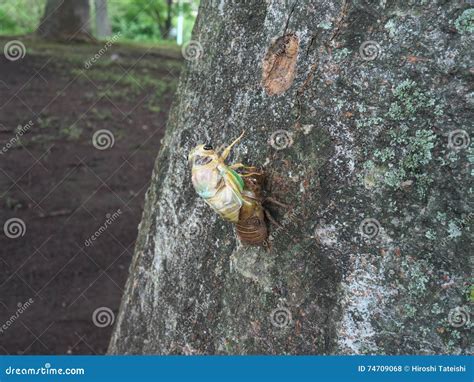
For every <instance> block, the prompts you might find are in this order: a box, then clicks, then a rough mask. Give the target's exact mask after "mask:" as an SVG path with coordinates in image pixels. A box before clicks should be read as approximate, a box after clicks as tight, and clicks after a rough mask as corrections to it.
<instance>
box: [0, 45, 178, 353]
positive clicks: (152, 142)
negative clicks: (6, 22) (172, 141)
mask: <svg viewBox="0 0 474 382" xmlns="http://www.w3.org/2000/svg"><path fill="white" fill-rule="evenodd" d="M10 40H12V38H6V37H2V38H0V48H1V51H0V255H1V257H0V354H101V353H104V352H105V351H106V349H107V345H108V341H109V337H110V334H111V330H112V321H113V319H114V316H115V315H116V314H117V311H118V308H119V304H120V299H121V296H122V293H123V288H124V284H125V281H126V277H127V272H128V267H129V263H130V261H131V257H132V253H133V247H134V242H135V238H136V235H137V226H138V224H139V221H140V217H141V210H142V206H143V199H144V193H145V192H146V190H147V187H148V184H149V180H150V176H151V171H152V166H153V162H154V159H155V157H156V154H157V152H158V149H159V146H160V139H161V138H162V137H163V134H164V129H165V122H166V119H167V114H168V110H169V107H170V103H171V101H172V97H173V94H174V91H175V88H176V84H177V79H178V75H179V71H180V68H181V64H182V63H181V60H180V56H179V52H177V51H176V50H175V49H172V48H166V49H165V48H161V49H159V48H148V47H139V48H138V47H132V46H128V45H118V44H117V45H114V46H112V47H111V48H109V49H108V50H107V52H106V53H105V54H104V55H102V56H101V57H100V58H99V59H98V60H97V61H96V62H95V63H92V65H91V66H90V68H88V69H86V65H85V62H88V60H89V59H90V58H91V57H93V56H94V55H95V54H96V53H97V52H98V51H99V50H100V49H101V48H102V47H103V44H102V43H97V44H92V45H85V44H78V45H59V44H51V43H44V42H41V43H40V42H38V41H34V40H29V39H22V38H15V40H21V41H22V43H23V44H24V46H25V47H26V52H25V56H24V57H23V58H20V59H18V60H9V59H7V58H6V57H5V55H4V54H3V47H4V45H5V43H6V42H8V41H10ZM30 121H31V122H30ZM103 129H105V130H107V132H104V131H100V130H103ZM94 134H96V135H95V138H94ZM104 148H105V149H104ZM11 219H13V220H11ZM101 227H102V228H101ZM15 229H16V230H15ZM93 235H95V240H91V241H89V242H86V241H87V239H90V238H91V236H93Z"/></svg>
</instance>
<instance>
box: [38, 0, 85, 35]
mask: <svg viewBox="0 0 474 382" xmlns="http://www.w3.org/2000/svg"><path fill="white" fill-rule="evenodd" d="M37 34H38V35H39V36H41V37H42V38H45V39H49V40H65V41H72V40H90V39H91V36H92V35H91V30H90V6H89V0H48V2H47V3H46V7H45V11H44V15H43V18H42V20H41V23H40V25H39V27H38V29H37Z"/></svg>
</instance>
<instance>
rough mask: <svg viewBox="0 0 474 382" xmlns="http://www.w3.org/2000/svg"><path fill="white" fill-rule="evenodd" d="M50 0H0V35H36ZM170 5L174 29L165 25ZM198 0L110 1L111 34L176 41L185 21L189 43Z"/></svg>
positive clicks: (92, 13)
mask: <svg viewBox="0 0 474 382" xmlns="http://www.w3.org/2000/svg"><path fill="white" fill-rule="evenodd" d="M46 1H47V0H1V2H0V35H23V34H29V33H33V32H35V30H36V28H37V27H38V25H39V23H40V20H41V18H42V16H43V13H44V9H45V5H46ZM90 6H91V28H92V30H93V32H95V23H94V22H93V20H94V18H95V9H94V1H91V2H90ZM168 6H170V10H171V27H170V28H168V27H167V25H166V19H167V14H168ZM198 6H199V0H181V1H180V0H108V1H107V8H108V16H109V21H110V24H111V28H112V34H117V33H118V32H120V39H119V40H120V41H141V42H165V41H176V35H177V28H178V18H179V17H180V14H181V17H182V20H183V41H185V42H186V41H189V40H190V38H191V32H192V28H193V25H194V20H195V18H196V15H197V9H198Z"/></svg>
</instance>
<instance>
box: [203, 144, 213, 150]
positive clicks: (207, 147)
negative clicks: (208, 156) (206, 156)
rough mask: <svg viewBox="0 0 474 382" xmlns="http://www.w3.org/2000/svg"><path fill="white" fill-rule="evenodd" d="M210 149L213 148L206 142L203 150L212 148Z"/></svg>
mask: <svg viewBox="0 0 474 382" xmlns="http://www.w3.org/2000/svg"><path fill="white" fill-rule="evenodd" d="M212 149H213V147H212V145H210V144H207V145H205V146H204V150H212Z"/></svg>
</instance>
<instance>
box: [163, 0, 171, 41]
mask: <svg viewBox="0 0 474 382" xmlns="http://www.w3.org/2000/svg"><path fill="white" fill-rule="evenodd" d="M172 7H173V0H167V7H166V20H165V31H166V32H165V35H164V36H163V37H164V38H170V32H171V20H172V15H173V13H172V10H173V9H172Z"/></svg>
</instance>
